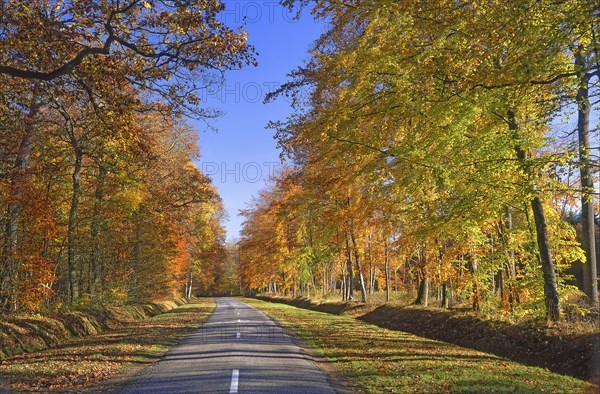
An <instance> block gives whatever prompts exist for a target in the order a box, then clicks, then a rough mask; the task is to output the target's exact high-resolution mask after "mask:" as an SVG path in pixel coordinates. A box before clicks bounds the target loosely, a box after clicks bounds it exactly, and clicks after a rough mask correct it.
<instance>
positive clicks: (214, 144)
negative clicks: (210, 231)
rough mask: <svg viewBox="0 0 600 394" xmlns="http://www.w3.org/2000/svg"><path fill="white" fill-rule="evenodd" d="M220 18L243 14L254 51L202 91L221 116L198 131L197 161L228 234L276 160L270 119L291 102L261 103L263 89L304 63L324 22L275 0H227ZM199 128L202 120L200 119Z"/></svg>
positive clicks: (236, 21)
mask: <svg viewBox="0 0 600 394" xmlns="http://www.w3.org/2000/svg"><path fill="white" fill-rule="evenodd" d="M225 4H226V11H225V12H224V14H223V15H221V16H220V20H221V21H224V22H225V23H227V24H228V25H229V26H233V27H235V26H239V25H242V24H243V23H244V22H243V17H244V16H245V17H246V23H245V25H246V28H247V31H248V40H249V42H250V44H252V45H254V47H255V48H256V51H257V52H258V56H257V60H258V67H247V68H245V69H243V70H240V71H230V72H228V73H227V74H226V82H225V86H222V87H221V88H220V89H221V90H220V91H216V92H215V91H212V92H204V94H203V96H204V98H205V99H207V105H209V106H214V107H217V108H220V109H221V110H222V111H224V116H223V117H221V118H219V119H217V120H215V121H213V122H212V124H213V125H214V126H215V127H216V128H217V130H218V132H216V133H215V132H212V131H208V132H202V133H200V153H201V155H202V157H201V159H200V160H199V161H198V162H197V163H196V164H197V165H198V166H199V168H201V169H202V170H203V171H204V172H205V173H206V174H207V175H209V176H210V177H211V179H212V180H213V183H214V184H215V185H216V186H217V188H218V190H219V193H220V195H221V197H222V198H223V202H224V205H225V209H226V210H227V212H228V214H229V221H228V222H227V224H226V225H227V233H228V238H235V237H237V236H238V233H239V230H240V226H241V222H242V218H241V217H239V216H238V211H239V210H240V209H243V208H245V207H246V204H247V203H248V202H250V201H251V199H252V196H253V195H257V192H258V190H260V189H261V188H264V186H265V185H266V180H267V179H268V177H269V173H270V172H271V171H272V170H273V169H274V168H276V167H277V166H279V165H280V161H279V151H278V150H277V148H276V141H275V140H274V139H273V131H272V130H269V129H266V128H265V126H266V125H267V123H268V121H269V120H283V119H285V117H286V115H287V114H289V113H290V111H291V108H290V105H289V103H288V102H287V101H286V100H285V99H279V100H278V101H276V102H275V103H270V104H263V98H264V95H265V94H266V93H268V92H269V91H271V90H273V89H274V87H276V86H278V85H280V84H282V83H285V82H286V81H287V80H288V78H287V77H286V74H287V73H288V72H290V71H291V70H293V69H294V68H296V67H297V66H298V65H302V64H304V62H305V60H306V59H307V58H308V54H307V51H308V49H309V47H310V45H311V44H312V43H313V42H314V40H315V39H316V38H318V36H319V35H320V34H321V33H322V32H323V29H324V25H323V23H322V22H318V21H315V20H314V18H313V17H312V16H311V15H310V13H309V12H308V11H306V12H304V13H303V15H302V17H301V18H300V20H293V14H292V13H290V12H289V11H287V10H286V9H284V8H283V7H281V6H280V5H279V2H278V0H266V1H252V0H226V1H225ZM196 126H197V128H198V129H204V128H205V126H203V125H202V124H200V123H198V124H196Z"/></svg>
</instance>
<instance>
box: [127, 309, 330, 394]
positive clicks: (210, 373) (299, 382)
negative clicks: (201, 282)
mask: <svg viewBox="0 0 600 394" xmlns="http://www.w3.org/2000/svg"><path fill="white" fill-rule="evenodd" d="M123 392H124V393H144V394H148V393H160V394H166V393H285V394H289V393H335V391H334V390H333V389H332V387H331V385H330V384H329V382H328V379H327V376H326V375H325V373H324V372H323V371H322V370H321V369H320V368H318V367H317V366H316V365H315V364H314V362H313V360H312V359H311V357H310V356H308V355H307V354H306V353H305V352H304V351H303V350H302V349H301V348H300V347H299V346H298V345H297V343H296V341H295V340H294V339H293V338H291V337H290V336H289V335H287V334H286V333H285V332H283V330H282V328H281V327H280V326H278V325H277V324H275V323H274V322H273V321H272V320H270V319H269V318H268V317H267V316H266V315H265V314H264V313H262V312H261V311H260V310H258V309H256V308H253V307H251V306H249V305H247V304H244V303H243V302H241V301H237V300H234V299H231V298H217V308H216V310H215V312H214V313H213V314H212V315H211V316H210V318H209V319H208V320H207V321H206V322H205V323H204V325H203V327H202V328H200V329H198V330H197V331H195V332H193V333H192V334H191V335H190V336H189V337H187V338H186V339H185V340H184V341H183V342H182V343H180V344H179V345H177V346H175V347H174V348H173V349H171V350H170V351H169V352H168V353H167V354H166V355H165V356H164V357H163V359H161V360H160V361H158V362H157V363H155V364H153V365H152V366H151V367H149V368H147V369H145V370H144V371H143V372H142V373H141V374H140V375H138V376H137V377H136V378H134V380H133V381H132V382H131V383H130V384H129V386H127V387H125V390H124V391H123Z"/></svg>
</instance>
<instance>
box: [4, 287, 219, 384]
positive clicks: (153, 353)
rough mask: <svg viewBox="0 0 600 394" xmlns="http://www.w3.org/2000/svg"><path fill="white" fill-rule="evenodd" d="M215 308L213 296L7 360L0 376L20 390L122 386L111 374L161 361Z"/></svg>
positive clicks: (128, 373)
mask: <svg viewBox="0 0 600 394" xmlns="http://www.w3.org/2000/svg"><path fill="white" fill-rule="evenodd" d="M214 308H215V302H214V299H212V298H202V299H198V300H195V301H192V302H191V303H189V304H185V305H182V306H180V307H178V308H175V309H172V310H170V311H169V312H166V313H162V314H159V315H156V316H154V317H151V318H148V319H144V320H138V321H131V322H128V323H127V324H125V326H124V327H122V328H119V329H114V330H109V331H106V332H103V333H101V334H98V335H89V336H86V337H84V338H81V339H77V340H73V341H70V342H68V343H66V344H64V345H61V346H57V347H53V348H50V349H46V350H42V351H36V352H32V353H24V354H20V355H17V356H14V357H11V358H7V359H5V360H3V361H2V362H1V363H0V376H1V377H2V380H3V381H4V385H5V386H10V388H11V389H12V390H15V391H28V392H29V391H42V392H48V391H81V390H83V389H86V390H89V389H90V388H92V391H97V392H110V391H113V390H117V389H118V388H119V382H115V381H111V378H113V377H117V376H119V377H120V378H119V379H122V377H123V376H130V375H132V374H133V373H135V372H137V371H139V370H141V369H142V368H144V367H146V366H148V365H149V364H150V363H152V362H154V361H156V360H158V359H160V357H161V356H162V355H163V354H164V353H165V352H166V351H167V350H168V349H169V348H170V347H171V346H172V345H173V344H174V343H175V342H177V341H178V340H179V339H180V338H182V337H183V336H184V335H185V334H186V333H187V332H189V330H190V329H192V328H195V327H198V326H200V325H201V324H202V322H203V321H204V320H205V319H206V318H207V317H208V316H210V314H211V313H212V311H213V310H214ZM103 381H104V383H101V382H103ZM98 384H101V385H100V386H98ZM94 386H96V387H95V388H94Z"/></svg>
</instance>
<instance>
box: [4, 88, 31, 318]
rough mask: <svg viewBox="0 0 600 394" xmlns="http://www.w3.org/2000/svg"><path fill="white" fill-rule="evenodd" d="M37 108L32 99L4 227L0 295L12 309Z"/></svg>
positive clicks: (6, 305)
mask: <svg viewBox="0 0 600 394" xmlns="http://www.w3.org/2000/svg"><path fill="white" fill-rule="evenodd" d="M34 90H35V89H34ZM34 96H35V92H34ZM39 108H40V106H39V104H37V103H33V104H32V105H31V106H30V108H29V112H28V113H27V114H26V115H25V118H24V119H23V136H22V137H21V142H20V144H19V150H18V151H17V155H16V157H15V163H14V166H13V171H12V175H11V178H10V195H9V197H8V207H7V215H6V216H7V220H6V227H5V231H6V234H5V240H4V248H3V249H4V250H3V253H2V257H3V259H2V260H3V265H2V267H1V270H0V294H4V295H5V296H3V297H5V298H4V300H3V301H4V302H3V304H4V307H5V308H6V307H9V308H11V309H13V310H16V309H17V305H18V300H17V298H16V297H17V294H16V290H17V289H16V287H17V283H18V280H19V278H18V274H19V268H20V267H19V261H18V259H17V256H16V250H17V245H18V236H19V222H20V220H21V204H22V196H23V186H24V183H25V175H26V172H27V168H28V167H29V159H30V158H31V150H32V146H33V138H34V136H35V131H36V130H35V127H34V126H35V124H34V123H35V117H36V115H37V114H38V112H39Z"/></svg>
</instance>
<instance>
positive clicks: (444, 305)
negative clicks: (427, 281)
mask: <svg viewBox="0 0 600 394" xmlns="http://www.w3.org/2000/svg"><path fill="white" fill-rule="evenodd" d="M448 305H449V301H448V284H447V283H446V282H444V283H443V284H442V308H446V309H448Z"/></svg>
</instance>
